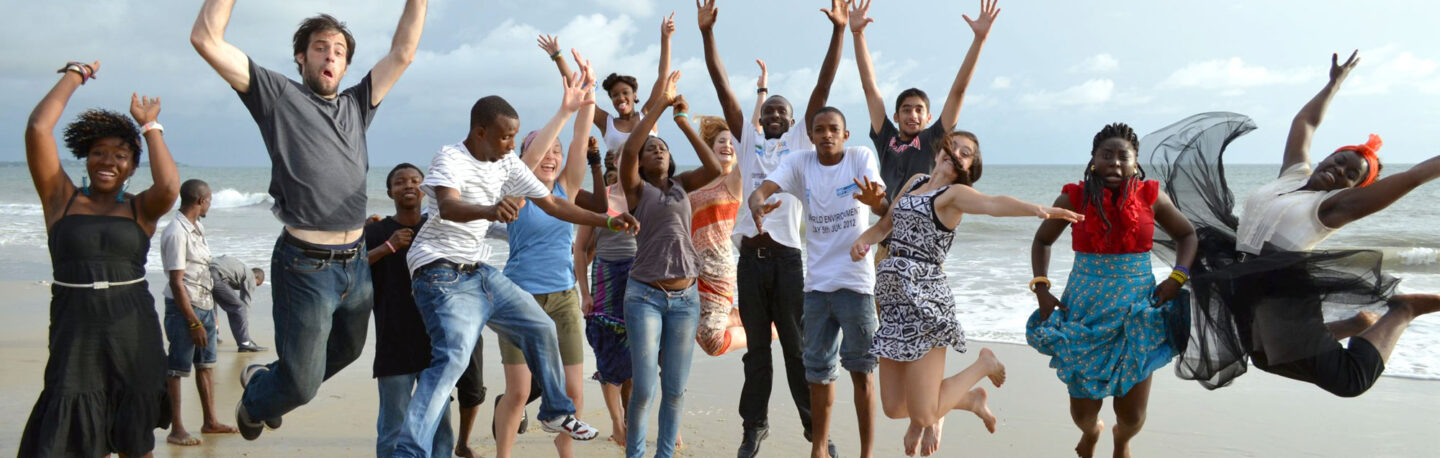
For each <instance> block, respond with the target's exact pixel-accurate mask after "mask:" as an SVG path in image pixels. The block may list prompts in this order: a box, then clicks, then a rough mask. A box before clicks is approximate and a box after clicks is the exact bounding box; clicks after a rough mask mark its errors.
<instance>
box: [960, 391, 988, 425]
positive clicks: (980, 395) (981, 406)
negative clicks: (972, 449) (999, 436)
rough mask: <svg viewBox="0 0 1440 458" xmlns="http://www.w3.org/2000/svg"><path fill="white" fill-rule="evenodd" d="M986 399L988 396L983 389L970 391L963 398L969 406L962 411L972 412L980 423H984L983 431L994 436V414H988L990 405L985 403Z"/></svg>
mask: <svg viewBox="0 0 1440 458" xmlns="http://www.w3.org/2000/svg"><path fill="white" fill-rule="evenodd" d="M988 398H989V394H988V393H986V392H985V389H984V388H975V389H973V390H970V395H969V396H966V397H965V399H966V400H967V401H969V404H970V405H969V406H966V407H965V409H964V410H968V411H971V412H974V413H975V416H977V417H980V421H983V422H985V429H986V430H988V431H990V434H995V414H993V413H990V404H987V403H986V402H985V400H986V399H988Z"/></svg>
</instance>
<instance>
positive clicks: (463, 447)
mask: <svg viewBox="0 0 1440 458" xmlns="http://www.w3.org/2000/svg"><path fill="white" fill-rule="evenodd" d="M455 456H458V457H462V458H475V451H474V450H471V449H470V445H469V444H456V445H455Z"/></svg>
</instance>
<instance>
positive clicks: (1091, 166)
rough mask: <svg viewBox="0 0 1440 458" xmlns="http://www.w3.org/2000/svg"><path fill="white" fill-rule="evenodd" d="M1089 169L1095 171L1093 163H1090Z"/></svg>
mask: <svg viewBox="0 0 1440 458" xmlns="http://www.w3.org/2000/svg"><path fill="white" fill-rule="evenodd" d="M1090 171H1091V172H1094V171H1095V164H1090Z"/></svg>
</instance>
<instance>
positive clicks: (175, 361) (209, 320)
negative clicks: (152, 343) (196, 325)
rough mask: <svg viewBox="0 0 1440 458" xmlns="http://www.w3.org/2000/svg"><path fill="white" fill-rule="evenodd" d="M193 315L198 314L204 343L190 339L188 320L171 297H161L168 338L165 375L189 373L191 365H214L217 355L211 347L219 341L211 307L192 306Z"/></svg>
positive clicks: (186, 375) (179, 375)
mask: <svg viewBox="0 0 1440 458" xmlns="http://www.w3.org/2000/svg"><path fill="white" fill-rule="evenodd" d="M192 308H193V307H192ZM195 317H196V318H199V319H200V324H201V326H204V327H205V346H204V347H196V346H195V341H193V340H190V320H187V319H185V314H183V313H180V306H179V305H177V304H176V303H175V300H174V299H171V298H168V297H167V298H165V337H166V338H168V340H169V341H170V348H167V349H166V350H167V352H166V355H167V360H168V361H167V362H166V364H165V376H167V377H189V376H190V367H191V365H194V367H197V368H200V369H210V368H212V367H215V362H216V361H219V359H220V358H219V354H217V352H216V351H215V347H216V346H218V345H219V341H220V333H219V332H216V329H215V309H210V310H200V309H198V308H196V309H195Z"/></svg>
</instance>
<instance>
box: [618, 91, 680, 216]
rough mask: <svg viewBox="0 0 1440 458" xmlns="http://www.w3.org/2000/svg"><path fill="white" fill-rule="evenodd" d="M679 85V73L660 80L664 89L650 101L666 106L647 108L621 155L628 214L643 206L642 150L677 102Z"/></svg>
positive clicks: (621, 178)
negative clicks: (669, 107)
mask: <svg viewBox="0 0 1440 458" xmlns="http://www.w3.org/2000/svg"><path fill="white" fill-rule="evenodd" d="M679 81H680V71H679V70H676V71H675V72H673V73H671V74H670V76H669V77H667V78H663V79H661V80H660V85H659V86H656V87H655V90H653V91H651V92H650V100H652V101H655V100H663V101H664V102H665V103H664V104H658V103H654V104H646V105H645V106H646V107H647V108H646V109H645V115H644V116H642V117H641V118H640V122H639V123H636V125H635V128H634V129H632V130H631V131H630V132H631V133H632V134H631V135H630V138H628V139H626V140H625V147H624V150H623V151H622V152H621V154H620V188H621V189H624V190H625V203H626V207H628V208H626V210H627V211H633V210H635V206H637V205H640V189H641V187H642V186H643V184H642V183H641V179H640V148H643V147H644V146H645V141H646V140H649V138H650V131H651V130H652V129H654V128H655V123H656V122H657V120H658V119H659V118H660V115H662V114H664V113H665V107H667V106H669V104H670V101H671V100H673V99H674V98H675V83H676V82H679Z"/></svg>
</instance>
